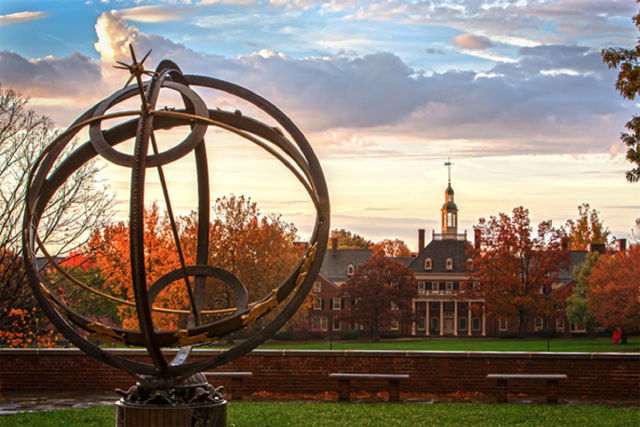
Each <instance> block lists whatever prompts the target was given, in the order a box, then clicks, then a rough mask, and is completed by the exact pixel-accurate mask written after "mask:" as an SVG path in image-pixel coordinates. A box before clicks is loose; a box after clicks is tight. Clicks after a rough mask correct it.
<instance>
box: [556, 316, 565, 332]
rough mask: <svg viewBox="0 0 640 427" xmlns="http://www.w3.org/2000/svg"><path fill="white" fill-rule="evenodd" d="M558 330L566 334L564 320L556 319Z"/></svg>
mask: <svg viewBox="0 0 640 427" xmlns="http://www.w3.org/2000/svg"><path fill="white" fill-rule="evenodd" d="M556 329H557V330H558V331H560V332H564V319H556Z"/></svg>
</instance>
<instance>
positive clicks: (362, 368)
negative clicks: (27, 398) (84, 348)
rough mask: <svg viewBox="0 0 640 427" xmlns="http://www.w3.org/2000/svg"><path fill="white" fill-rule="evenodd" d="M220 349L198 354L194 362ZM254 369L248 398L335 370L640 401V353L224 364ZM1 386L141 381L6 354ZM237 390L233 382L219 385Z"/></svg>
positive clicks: (279, 358)
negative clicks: (562, 377) (534, 377)
mask: <svg viewBox="0 0 640 427" xmlns="http://www.w3.org/2000/svg"><path fill="white" fill-rule="evenodd" d="M219 352H220V351H219V350H195V351H194V352H193V356H192V358H193V359H194V360H195V359H198V358H201V357H205V356H206V357H209V356H212V355H215V354H218V353H219ZM113 353H114V354H118V355H120V356H123V357H127V358H131V359H135V360H138V361H146V362H148V361H149V360H148V358H147V356H146V353H145V352H144V351H141V350H124V349H123V350H113ZM223 370H225V371H245V372H246V371H249V372H252V373H253V377H251V378H247V379H245V387H246V390H247V392H248V393H253V392H255V391H263V390H264V391H267V392H270V393H309V394H311V393H322V392H325V391H336V390H337V381H336V380H332V379H330V378H329V374H331V373H338V372H340V373H346V372H353V373H383V374H387V373H389V374H408V375H410V379H409V380H408V381H405V382H403V384H402V386H401V387H402V391H403V392H421V393H435V394H442V393H452V392H457V391H461V392H481V393H494V392H495V387H496V384H495V381H488V380H486V376H487V374H496V373H500V374H532V373H537V374H566V375H567V376H568V380H567V381H563V382H561V383H560V386H559V387H560V388H559V392H560V396H561V397H587V398H598V399H603V398H612V399H616V398H620V399H639V398H640V354H638V353H633V354H618V353H615V354H613V353H562V354H560V353H555V354H549V353H485V352H455V353H447V352H428V351H298V350H286V351H282V350H256V351H253V352H251V353H250V354H248V355H247V356H244V357H242V358H240V359H238V360H236V361H234V362H232V363H230V364H228V365H225V366H224V367H223ZM0 381H1V382H2V390H6V391H18V390H23V391H27V390H29V391H61V390H86V391H98V390H100V391H108V390H113V389H115V388H121V389H127V388H128V387H130V386H131V385H133V383H134V380H133V379H132V378H131V377H129V376H128V375H127V374H125V373H124V372H122V371H119V370H117V369H115V368H112V367H110V366H107V365H105V364H103V363H100V362H98V361H96V360H94V359H92V358H91V357H89V356H87V355H85V354H83V353H82V352H80V351H79V350H76V349H44V350H37V349H27V350H25V349H0ZM215 385H216V386H218V385H224V386H225V387H231V380H230V379H224V380H222V379H221V380H220V381H219V382H217V383H216V384H215ZM360 388H364V389H366V390H368V391H371V390H377V391H384V390H386V388H387V384H386V382H385V381H378V382H376V381H370V382H367V383H364V382H362V383H360V382H357V381H355V382H353V384H352V390H353V391H357V390H359V389H360ZM514 388H517V389H518V391H519V392H521V393H526V394H530V395H544V394H545V393H546V383H544V382H543V381H538V382H536V381H526V380H522V381H520V382H516V381H514Z"/></svg>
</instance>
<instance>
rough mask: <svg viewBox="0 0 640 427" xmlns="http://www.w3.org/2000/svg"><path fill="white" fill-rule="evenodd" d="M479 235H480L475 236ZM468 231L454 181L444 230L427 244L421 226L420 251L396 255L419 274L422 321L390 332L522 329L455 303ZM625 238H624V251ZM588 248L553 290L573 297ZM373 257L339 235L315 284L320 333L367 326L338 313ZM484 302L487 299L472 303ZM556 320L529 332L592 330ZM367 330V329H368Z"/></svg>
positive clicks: (535, 321)
mask: <svg viewBox="0 0 640 427" xmlns="http://www.w3.org/2000/svg"><path fill="white" fill-rule="evenodd" d="M476 238H477V237H476ZM468 244H469V241H468V240H467V233H466V231H465V232H464V233H458V207H457V205H456V203H455V193H454V190H453V188H452V186H451V182H450V181H449V185H448V186H447V188H446V190H445V202H444V204H443V205H442V209H441V233H435V232H434V233H432V235H431V241H430V242H429V244H428V245H426V246H425V230H423V229H421V230H418V253H417V254H415V256H412V257H406V258H395V260H396V261H398V262H401V263H403V264H405V265H406V266H408V267H409V268H410V269H411V270H412V271H413V273H414V275H415V277H416V281H417V286H418V298H416V299H415V300H414V301H413V309H414V311H415V312H416V314H417V316H418V321H417V322H416V323H414V324H412V325H411V327H410V328H403V327H402V325H399V324H397V323H392V324H391V326H389V327H388V328H387V329H386V330H387V331H388V332H397V333H398V334H399V335H405V336H422V337H456V336H459V337H483V336H489V337H495V336H500V335H501V334H504V333H513V332H517V330H518V319H517V318H513V319H511V318H509V319H489V318H487V317H486V316H484V315H482V316H479V317H478V316H476V315H475V314H474V313H473V312H472V311H471V310H469V309H468V303H467V302H460V301H456V299H455V293H454V291H455V290H456V289H459V287H460V285H461V283H463V282H464V281H465V280H467V276H466V273H465V272H466V266H467V263H468V262H470V261H471V260H470V258H469V257H468V256H467V254H466V250H467V245H468ZM625 244H626V241H624V240H623V239H621V240H620V249H621V250H624V245H625ZM592 249H593V250H600V251H604V250H605V248H604V245H593V248H592ZM587 253H588V251H571V252H570V256H571V267H570V268H569V269H567V270H562V271H561V272H560V273H559V278H558V282H557V283H556V284H554V286H553V292H554V293H559V294H560V295H562V296H563V297H564V298H566V297H568V296H570V295H571V290H572V288H573V285H574V284H575V282H574V281H573V267H574V266H577V265H580V264H582V263H583V262H584V261H585V259H586V255H587ZM372 255H373V251H372V250H350V249H338V241H337V239H332V242H331V250H330V251H328V252H327V254H326V255H325V258H324V262H323V264H322V268H321V270H320V274H319V276H318V279H317V280H316V282H315V284H314V289H313V292H314V295H315V301H314V308H312V310H310V313H309V327H310V329H311V330H314V331H318V332H326V333H328V332H329V328H330V327H331V328H333V331H340V330H343V329H363V326H362V325H351V324H349V323H347V322H344V321H339V320H337V317H338V314H339V313H341V312H342V311H343V310H349V309H350V307H349V305H350V301H348V300H346V299H344V298H341V296H340V286H341V285H342V284H343V283H345V282H346V281H347V280H348V279H349V277H350V276H351V275H353V274H354V272H355V270H356V269H357V268H358V267H359V266H360V265H362V264H363V263H365V262H366V261H367V260H368V259H369V258H370V257H371V256H372ZM472 302H473V303H477V304H480V305H482V300H478V301H472ZM557 313H558V314H557V316H556V317H554V318H548V319H547V318H546V317H535V316H532V317H531V318H530V319H528V323H527V333H528V334H530V335H535V334H537V331H539V330H541V329H555V330H556V331H557V335H558V336H559V337H566V338H569V337H571V336H576V335H584V334H586V333H587V331H586V330H585V329H584V328H583V327H581V326H580V325H572V324H570V323H569V322H568V320H567V318H566V315H565V312H564V309H563V307H558V312H557ZM365 330H366V328H365Z"/></svg>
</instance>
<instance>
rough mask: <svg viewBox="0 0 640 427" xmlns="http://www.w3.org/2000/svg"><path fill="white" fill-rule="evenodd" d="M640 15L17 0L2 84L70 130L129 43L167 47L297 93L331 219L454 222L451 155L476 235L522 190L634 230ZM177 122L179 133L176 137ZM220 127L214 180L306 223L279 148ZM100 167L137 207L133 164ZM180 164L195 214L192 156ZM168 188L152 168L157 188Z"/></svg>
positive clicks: (1, 32) (568, 7)
mask: <svg viewBox="0 0 640 427" xmlns="http://www.w3.org/2000/svg"><path fill="white" fill-rule="evenodd" d="M637 12H638V4H637V3H636V2H635V1H632V0H612V1H602V0H546V1H544V0H538V1H530V0H487V1H479V0H422V1H421V0H417V1H409V0H191V1H188V0H187V1H178V0H169V1H146V0H136V1H129V0H102V1H100V0H90V1H73V0H55V1H54V0H48V1H47V0H41V1H32V0H18V1H14V0H2V2H0V82H1V84H2V88H3V89H7V88H13V89H14V90H16V91H18V92H20V93H22V94H23V95H25V96H28V97H29V98H30V104H29V105H30V108H32V109H34V110H35V111H36V112H37V113H39V114H45V115H48V116H50V117H51V118H52V119H53V120H54V121H55V123H56V124H57V125H58V126H60V127H61V128H65V127H67V126H68V125H70V124H71V123H72V122H73V121H74V120H75V118H77V117H78V116H80V115H81V114H82V113H83V112H84V111H86V110H87V109H89V108H90V107H91V106H93V105H94V104H96V103H97V102H99V101H100V100H102V99H104V98H107V97H108V96H109V95H111V93H113V92H114V91H116V90H118V89H120V88H122V87H123V85H124V84H125V82H126V80H127V78H128V75H127V73H126V72H123V71H121V70H116V69H114V68H113V65H115V64H116V61H124V62H127V63H129V62H131V58H130V55H129V53H128V46H129V44H130V43H131V44H132V45H133V46H134V48H135V50H136V52H137V53H138V56H139V57H140V56H143V55H144V54H146V52H148V51H149V50H151V54H150V56H149V58H148V59H147V61H146V62H145V67H146V68H147V69H154V68H155V66H156V65H157V64H158V63H159V62H160V61H161V60H162V59H165V58H169V59H172V60H173V61H174V62H176V63H177V64H178V65H179V66H180V68H181V69H182V71H183V72H184V73H186V74H199V75H206V76H210V77H215V78H220V79H224V80H227V81H231V82H234V83H236V84H239V85H241V86H244V87H246V88H248V89H250V90H252V91H254V92H256V93H258V94H260V95H261V96H263V97H265V98H267V99H268V100H270V101H271V102H272V103H274V104H275V105H277V106H278V107H279V108H280V109H281V110H283V111H284V112H285V114H287V115H288V116H289V117H290V118H291V119H292V120H293V121H294V122H295V123H296V125H297V126H298V127H299V128H300V129H301V130H302V131H303V132H304V134H305V135H306V137H307V138H308V140H309V141H310V143H311V145H312V147H313V149H314V151H315V153H316V154H317V156H318V158H319V160H320V162H321V165H322V168H323V171H324V173H325V175H326V178H327V183H328V186H329V193H330V198H331V209H332V220H331V221H332V228H345V229H348V230H351V231H352V232H354V233H358V234H360V235H363V236H365V237H366V238H368V239H371V240H373V241H379V240H382V239H385V238H392V239H394V238H400V239H403V240H405V242H406V243H407V244H408V245H409V247H410V248H411V249H412V250H416V249H417V236H418V232H417V230H418V229H419V228H424V229H426V230H427V234H428V235H430V234H431V232H432V230H435V231H436V233H437V232H438V231H439V227H440V208H441V206H442V204H443V203H444V191H445V188H446V186H447V179H448V178H447V172H448V171H447V168H446V167H445V166H444V163H445V162H446V161H447V159H449V158H450V159H451V163H453V166H452V169H451V180H452V186H453V188H454V190H455V201H456V204H457V206H458V209H459V221H460V224H459V231H460V232H464V230H468V232H469V234H470V236H471V235H472V234H473V232H472V227H473V225H474V224H477V223H478V219H479V218H481V217H484V218H488V217H490V216H492V215H498V214H499V213H501V212H504V213H511V211H512V210H513V208H515V207H517V206H524V207H525V208H528V209H529V211H530V217H531V219H532V222H533V223H534V225H535V224H537V223H538V222H540V221H543V220H549V219H550V220H553V224H554V225H555V226H556V227H558V226H561V225H563V224H565V222H566V221H567V219H571V218H576V217H577V216H578V206H579V205H581V204H583V203H588V204H590V206H591V207H592V208H595V209H597V210H598V211H599V212H600V218H601V219H602V220H603V221H604V224H605V226H607V227H608V228H609V229H610V230H611V232H612V234H613V235H614V236H616V237H618V238H629V237H630V230H631V228H632V227H633V226H634V224H635V218H638V217H640V184H630V183H628V182H627V181H626V180H625V177H624V173H625V171H627V170H629V169H631V164H630V163H629V162H628V161H627V160H625V158H624V154H625V152H626V148H625V147H624V145H623V144H622V142H621V141H620V133H621V132H624V130H625V128H624V126H625V124H626V122H627V121H628V120H629V119H630V118H631V116H632V115H633V114H637V111H638V105H637V104H636V103H635V102H633V101H629V100H625V99H623V98H622V97H620V95H619V94H618V93H617V91H616V90H615V80H616V76H617V72H616V70H609V69H608V68H607V65H606V64H604V63H603V62H602V58H601V54H600V51H601V49H602V48H605V47H618V46H619V47H627V48H628V47H631V46H634V45H635V43H636V41H637V37H638V30H637V29H636V28H635V27H634V26H633V23H632V22H631V17H632V16H633V15H634V14H636V13H637ZM199 94H200V95H201V96H202V98H203V99H204V100H205V102H206V103H207V105H208V106H209V107H210V108H214V107H218V108H222V109H223V110H229V111H234V110H236V109H241V110H242V111H243V113H244V114H245V115H249V116H251V117H255V118H257V119H259V120H264V121H265V122H267V123H269V118H268V117H264V116H263V115H260V113H259V111H257V110H256V109H255V108H252V107H251V106H250V105H246V104H245V103H243V102H242V101H238V100H236V99H233V98H231V97H229V96H226V95H223V94H217V93H214V92H213V91H210V90H206V91H202V93H201V92H199ZM161 101H162V102H165V103H166V104H165V105H167V106H176V105H173V104H179V103H178V102H177V101H178V100H177V99H175V97H172V96H171V94H168V95H166V96H165V97H164V98H162V99H161ZM177 106H178V107H181V105H177ZM134 107H135V106H134ZM182 136H184V135H182ZM163 137H164V142H162V144H165V148H168V147H169V146H171V145H172V144H175V143H176V141H178V139H179V138H180V134H179V132H174V133H167V134H166V135H163ZM206 139H207V149H208V154H209V160H210V162H211V164H210V170H211V173H212V195H213V196H214V197H221V196H224V195H229V194H236V195H240V194H244V195H245V196H247V197H251V198H252V200H253V201H255V202H257V203H258V206H259V208H260V209H261V211H262V213H264V214H269V213H278V214H281V215H282V219H283V220H285V221H288V222H293V223H294V224H295V225H296V226H297V227H298V229H299V234H300V237H301V238H302V239H306V238H308V237H309V235H310V233H311V227H312V224H313V220H314V211H313V207H312V205H311V203H310V201H309V200H308V198H307V197H306V195H305V192H304V190H303V189H302V188H301V187H300V186H299V184H297V183H296V182H295V179H294V178H293V177H292V176H291V175H290V174H289V173H288V172H287V171H286V170H285V169H284V168H283V167H282V166H281V165H280V164H279V163H278V162H277V161H275V160H274V159H273V158H271V157H270V156H269V155H266V154H265V153H264V152H262V151H261V150H260V149H259V148H256V147H254V146H252V145H251V144H250V143H248V142H246V141H243V140H240V139H239V138H235V137H232V136H230V135H228V134H226V133H224V132H221V131H216V130H215V129H214V130H209V131H208V132H207V136H206ZM128 149H129V150H130V144H129V148H128ZM122 150H123V151H126V150H127V147H124V148H122ZM103 164H104V165H105V169H104V171H103V172H102V174H103V178H104V180H105V183H108V184H109V185H110V189H111V191H115V192H116V193H117V197H118V199H119V200H121V201H123V203H121V204H120V205H119V207H118V209H119V213H118V218H124V217H125V214H126V203H124V202H125V201H126V200H127V197H128V192H129V178H130V172H129V171H128V170H125V169H124V168H122V167H119V166H115V165H113V164H109V163H108V162H107V161H103ZM166 174H167V176H168V180H169V181H170V190H171V191H170V192H171V194H172V200H173V203H174V205H175V208H176V210H177V211H178V212H179V213H187V212H189V210H191V209H193V208H194V207H195V206H194V199H195V190H194V186H193V176H192V175H193V159H192V158H191V159H189V158H184V159H182V160H181V161H179V162H177V163H176V164H174V165H171V166H170V167H167V170H166ZM160 194H161V193H160V191H159V185H158V182H157V179H155V181H154V178H153V177H152V178H150V182H149V192H148V197H147V201H148V202H151V201H153V200H155V199H156V198H157V199H160V198H161V195H160Z"/></svg>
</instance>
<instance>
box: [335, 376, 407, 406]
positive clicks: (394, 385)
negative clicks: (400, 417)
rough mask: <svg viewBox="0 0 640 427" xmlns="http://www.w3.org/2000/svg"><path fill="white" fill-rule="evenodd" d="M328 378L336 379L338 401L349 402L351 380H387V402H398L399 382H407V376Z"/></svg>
mask: <svg viewBox="0 0 640 427" xmlns="http://www.w3.org/2000/svg"><path fill="white" fill-rule="evenodd" d="M329 378H337V379H338V400H339V401H341V402H349V401H350V400H351V380H354V379H355V380H388V381H389V402H399V401H400V381H401V380H408V379H409V375H390V374H329Z"/></svg>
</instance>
